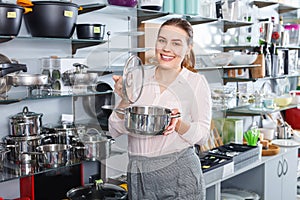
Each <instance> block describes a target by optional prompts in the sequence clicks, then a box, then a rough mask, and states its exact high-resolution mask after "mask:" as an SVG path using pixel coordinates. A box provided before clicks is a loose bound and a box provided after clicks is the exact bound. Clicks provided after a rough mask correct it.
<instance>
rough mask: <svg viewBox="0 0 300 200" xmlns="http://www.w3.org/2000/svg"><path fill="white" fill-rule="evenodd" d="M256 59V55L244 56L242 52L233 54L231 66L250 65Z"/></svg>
mask: <svg viewBox="0 0 300 200" xmlns="http://www.w3.org/2000/svg"><path fill="white" fill-rule="evenodd" d="M256 58H257V54H246V53H242V52H234V54H233V58H232V60H231V62H230V64H231V65H251V64H253V63H254V61H255V60H256Z"/></svg>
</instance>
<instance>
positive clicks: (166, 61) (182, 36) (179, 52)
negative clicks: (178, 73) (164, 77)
mask: <svg viewBox="0 0 300 200" xmlns="http://www.w3.org/2000/svg"><path fill="white" fill-rule="evenodd" d="M187 41H188V35H187V33H186V32H185V31H184V30H182V29H181V28H178V27H176V26H170V25H167V26H163V27H162V28H161V29H160V32H159V35H158V38H157V41H156V45H155V53H156V59H157V61H158V63H159V67H162V68H165V69H171V68H175V69H177V68H178V67H181V62H182V61H183V59H184V57H185V55H186V54H187V53H188V52H189V50H190V48H191V45H188V43H187Z"/></svg>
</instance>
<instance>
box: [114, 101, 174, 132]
mask: <svg viewBox="0 0 300 200" xmlns="http://www.w3.org/2000/svg"><path fill="white" fill-rule="evenodd" d="M115 110H116V112H119V113H122V114H124V115H125V128H126V129H127V130H128V131H129V132H131V133H134V134H140V135H161V134H162V133H163V132H164V130H165V128H166V127H167V126H169V124H170V122H171V119H172V118H178V117H180V113H178V114H176V115H172V110H171V109H168V108H164V107H159V106H129V107H127V108H125V110H121V109H115Z"/></svg>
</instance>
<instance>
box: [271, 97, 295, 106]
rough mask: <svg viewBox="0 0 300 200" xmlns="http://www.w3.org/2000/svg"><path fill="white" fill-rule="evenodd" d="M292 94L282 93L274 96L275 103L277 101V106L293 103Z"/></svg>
mask: <svg viewBox="0 0 300 200" xmlns="http://www.w3.org/2000/svg"><path fill="white" fill-rule="evenodd" d="M292 100H293V98H292V96H291V95H289V94H286V95H281V96H279V97H275V98H274V103H276V105H277V106H280V107H284V106H288V105H289V104H291V103H292Z"/></svg>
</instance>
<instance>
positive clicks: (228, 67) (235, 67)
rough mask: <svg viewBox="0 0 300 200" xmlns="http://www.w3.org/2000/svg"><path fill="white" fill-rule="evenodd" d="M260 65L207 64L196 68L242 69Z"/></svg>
mask: <svg viewBox="0 0 300 200" xmlns="http://www.w3.org/2000/svg"><path fill="white" fill-rule="evenodd" d="M258 66H260V65H227V66H209V67H198V68H196V70H198V71H201V70H215V69H240V68H242V69H244V68H253V67H258Z"/></svg>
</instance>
